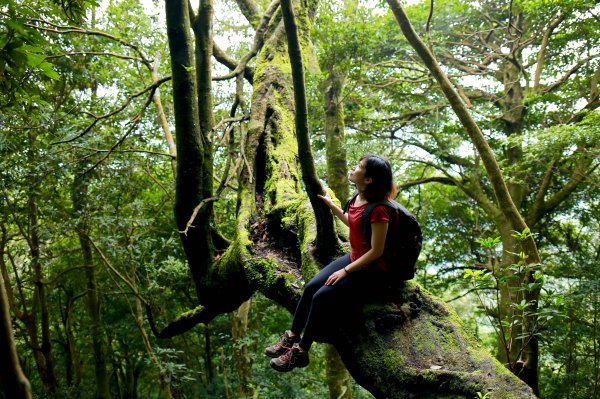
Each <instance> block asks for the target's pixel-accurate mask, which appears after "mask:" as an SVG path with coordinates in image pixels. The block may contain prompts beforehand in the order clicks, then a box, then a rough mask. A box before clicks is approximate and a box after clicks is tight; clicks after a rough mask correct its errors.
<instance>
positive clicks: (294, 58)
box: [281, 0, 338, 263]
mask: <svg viewBox="0 0 600 399" xmlns="http://www.w3.org/2000/svg"><path fill="white" fill-rule="evenodd" d="M281 11H282V13H283V22H284V25H285V33H286V36H287V42H288V54H289V57H290V63H291V67H292V80H293V82H294V100H295V105H296V121H295V122H296V139H297V141H298V158H299V159H300V166H301V169H302V181H303V182H304V184H305V186H306V191H307V194H308V198H309V200H310V203H311V205H312V208H313V210H314V212H315V218H316V222H317V253H318V254H319V258H320V260H321V261H324V263H326V262H328V261H331V260H332V259H333V256H334V255H335V254H336V253H337V247H338V246H337V235H336V232H335V225H334V222H333V214H332V213H331V210H330V209H329V207H328V206H327V205H325V203H324V202H323V201H321V200H320V199H319V198H318V197H317V195H318V194H323V193H325V191H324V189H323V186H322V185H321V182H320V180H319V178H318V177H317V172H316V170H315V161H314V157H313V153H312V149H311V145H310V137H309V131H308V106H307V101H306V84H305V80H304V64H303V60H302V49H301V47H300V38H299V36H298V25H297V23H296V17H295V16H294V8H293V6H292V1H291V0H282V1H281Z"/></svg>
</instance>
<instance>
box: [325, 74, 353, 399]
mask: <svg viewBox="0 0 600 399" xmlns="http://www.w3.org/2000/svg"><path fill="white" fill-rule="evenodd" d="M344 80H345V76H344V75H343V74H341V73H340V72H338V71H336V70H335V67H334V66H331V67H330V69H329V74H328V76H327V79H326V81H325V96H324V98H325V158H326V159H327V183H328V184H329V187H330V188H331V189H332V190H333V192H334V193H335V196H336V197H337V198H338V199H339V200H340V202H341V203H342V204H344V201H345V200H346V199H347V198H348V197H349V196H350V193H349V190H348V178H347V170H348V169H347V162H346V145H345V141H344V107H343V104H342V92H343V89H344ZM325 375H326V379H327V385H328V387H329V398H330V399H351V398H352V381H351V379H350V376H349V375H348V370H346V366H344V363H343V362H342V359H341V358H340V355H339V354H338V353H337V350H336V349H335V348H334V347H333V346H332V345H330V344H327V346H326V347H325Z"/></svg>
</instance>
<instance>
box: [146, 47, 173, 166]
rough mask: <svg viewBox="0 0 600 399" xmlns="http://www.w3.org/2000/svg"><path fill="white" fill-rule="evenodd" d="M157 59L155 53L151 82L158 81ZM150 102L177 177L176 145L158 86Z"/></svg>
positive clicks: (158, 58)
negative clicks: (152, 104)
mask: <svg viewBox="0 0 600 399" xmlns="http://www.w3.org/2000/svg"><path fill="white" fill-rule="evenodd" d="M159 60H160V57H159V56H158V55H157V56H156V58H155V60H154V66H153V68H152V70H151V71H150V76H151V78H152V83H156V82H158V66H159V64H160V62H159ZM152 102H153V103H154V106H155V107H156V116H157V118H158V122H159V123H160V126H161V128H162V130H163V133H164V135H165V140H166V142H167V146H168V147H169V155H171V169H172V170H173V177H175V178H177V147H176V146H175V141H174V140H173V134H172V133H171V127H170V126H169V122H168V121H167V117H166V115H165V111H164V109H163V106H162V101H161V99H160V89H159V88H158V87H157V88H156V90H155V91H154V95H153V96H152Z"/></svg>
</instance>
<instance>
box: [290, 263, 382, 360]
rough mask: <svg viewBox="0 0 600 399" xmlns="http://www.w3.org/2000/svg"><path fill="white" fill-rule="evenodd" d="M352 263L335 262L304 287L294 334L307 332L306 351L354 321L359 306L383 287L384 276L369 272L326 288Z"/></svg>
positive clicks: (304, 346) (347, 277)
mask: <svg viewBox="0 0 600 399" xmlns="http://www.w3.org/2000/svg"><path fill="white" fill-rule="evenodd" d="M350 263H351V262H350V255H345V256H342V257H341V258H339V259H336V260H334V261H333V262H331V263H330V264H329V265H327V266H325V267H324V268H323V269H322V270H321V271H320V272H319V273H317V275H316V276H315V277H313V278H312V280H310V281H309V282H308V284H306V286H305V287H304V292H303V293H302V297H301V298H300V302H298V306H297V307H296V313H295V314H294V320H293V321H292V328H291V330H292V332H293V333H294V334H300V333H301V332H302V330H304V335H303V336H302V340H301V341H300V346H301V347H302V348H303V349H304V350H308V349H310V346H311V345H312V343H313V341H314V340H315V339H320V340H323V338H322V337H327V336H328V334H329V333H331V330H332V329H333V328H335V327H337V326H338V325H339V323H340V322H342V321H343V320H344V319H346V318H348V317H351V315H352V311H353V310H356V307H357V306H358V305H360V304H361V303H362V302H364V300H365V299H367V298H370V297H371V296H372V294H373V293H374V292H375V290H377V288H378V287H381V286H383V285H384V280H383V279H384V276H383V274H384V273H382V272H379V271H376V270H373V269H370V268H365V269H362V270H359V271H357V272H352V273H350V274H348V275H347V276H346V277H345V278H344V279H342V281H340V282H338V283H337V284H335V285H325V282H326V281H327V279H328V278H329V276H331V275H332V274H333V273H335V272H336V271H338V270H341V269H343V268H344V266H348V265H349V264H350Z"/></svg>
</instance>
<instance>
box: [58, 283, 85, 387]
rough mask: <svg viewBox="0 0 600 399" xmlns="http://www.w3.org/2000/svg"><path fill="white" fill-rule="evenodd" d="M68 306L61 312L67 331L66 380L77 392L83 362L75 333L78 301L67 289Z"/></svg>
mask: <svg viewBox="0 0 600 399" xmlns="http://www.w3.org/2000/svg"><path fill="white" fill-rule="evenodd" d="M65 291H66V293H65V294H66V295H65V296H66V304H65V307H64V309H63V310H61V316H62V323H63V328H64V330H65V337H66V343H65V352H66V356H67V361H66V380H67V386H68V387H69V390H71V391H75V390H76V389H77V387H79V385H80V384H81V374H82V373H81V361H80V358H79V352H78V350H77V340H76V338H75V333H74V332H73V303H74V301H75V300H76V299H77V298H76V297H74V295H73V292H72V290H71V289H66V290H65Z"/></svg>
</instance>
